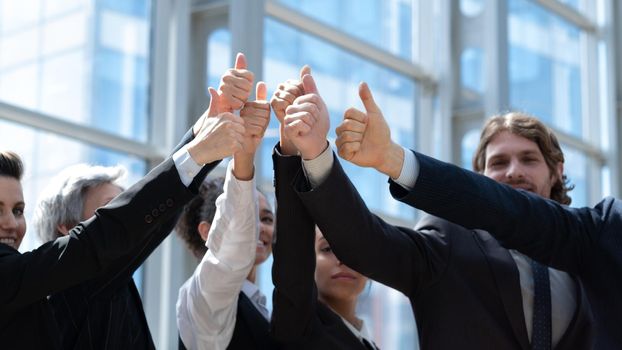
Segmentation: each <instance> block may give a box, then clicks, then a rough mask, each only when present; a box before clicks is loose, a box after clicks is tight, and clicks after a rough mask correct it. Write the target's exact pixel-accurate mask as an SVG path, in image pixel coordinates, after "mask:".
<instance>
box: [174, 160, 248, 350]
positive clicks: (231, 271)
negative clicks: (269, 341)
mask: <svg viewBox="0 0 622 350" xmlns="http://www.w3.org/2000/svg"><path fill="white" fill-rule="evenodd" d="M232 165H233V162H232V161H231V162H230V163H229V166H228V168H227V174H226V177H225V183H224V193H223V194H222V195H220V196H219V197H218V199H217V200H216V215H215V216H214V220H213V222H212V225H211V227H210V231H209V234H208V238H207V243H206V245H207V248H208V251H207V253H206V254H205V256H204V257H203V259H202V260H201V262H200V263H199V265H198V266H197V268H196V270H195V271H194V274H193V275H192V276H191V277H190V279H188V281H186V283H184V285H183V286H182V287H181V289H180V290H179V297H178V299H177V327H178V329H179V335H180V337H181V340H182V341H183V343H184V345H185V346H186V348H188V349H193V350H197V349H211V350H219V349H226V347H227V346H228V345H229V342H230V341H231V337H232V335H233V330H234V328H235V321H236V314H237V304H238V296H239V293H240V290H241V289H242V286H243V284H244V283H245V282H247V281H246V277H247V276H248V274H249V272H250V270H251V269H252V267H253V264H254V262H255V254H256V253H255V252H256V249H257V241H258V239H259V219H258V218H259V213H258V211H259V209H258V205H257V190H256V187H255V180H254V179H253V180H251V181H240V180H238V179H236V178H235V176H233V172H232ZM249 283H250V282H249Z"/></svg>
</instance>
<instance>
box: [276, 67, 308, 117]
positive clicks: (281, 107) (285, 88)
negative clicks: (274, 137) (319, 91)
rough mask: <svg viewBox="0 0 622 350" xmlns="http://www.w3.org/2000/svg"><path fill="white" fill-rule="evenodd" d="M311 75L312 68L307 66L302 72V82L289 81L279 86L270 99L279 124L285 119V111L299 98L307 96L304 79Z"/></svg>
mask: <svg viewBox="0 0 622 350" xmlns="http://www.w3.org/2000/svg"><path fill="white" fill-rule="evenodd" d="M307 74H311V68H310V67H309V66H307V65H305V66H304V67H302V69H301V70H300V80H294V79H288V80H287V81H285V82H284V83H281V84H279V86H278V87H277V88H276V91H274V94H273V95H272V98H271V99H270V105H271V106H272V110H273V111H274V114H275V115H276V118H277V119H278V120H279V122H281V123H282V122H283V118H285V109H286V108H287V107H289V106H290V105H292V104H293V103H294V100H295V99H296V98H297V97H300V96H302V95H304V94H305V92H304V87H303V86H302V77H303V76H305V75H307Z"/></svg>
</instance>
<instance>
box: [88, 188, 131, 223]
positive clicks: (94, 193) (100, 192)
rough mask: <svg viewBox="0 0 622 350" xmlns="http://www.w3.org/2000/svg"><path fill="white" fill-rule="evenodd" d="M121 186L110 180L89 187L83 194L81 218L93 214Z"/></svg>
mask: <svg viewBox="0 0 622 350" xmlns="http://www.w3.org/2000/svg"><path fill="white" fill-rule="evenodd" d="M121 192H123V191H122V190H121V188H120V187H119V186H117V185H115V184H112V183H110V182H106V183H102V184H99V185H97V186H93V187H90V188H89V189H88V190H86V192H85V194H84V206H83V207H82V220H86V219H88V218H90V217H91V216H93V215H95V210H96V209H97V208H100V207H103V206H105V205H106V204H108V202H110V201H111V200H112V199H113V198H114V197H116V196H118V195H119V193H121Z"/></svg>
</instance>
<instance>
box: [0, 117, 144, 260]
mask: <svg viewBox="0 0 622 350" xmlns="http://www.w3.org/2000/svg"><path fill="white" fill-rule="evenodd" d="M0 149H1V150H11V151H14V152H16V153H17V154H19V155H20V156H21V157H22V160H23V162H24V167H25V173H24V178H23V181H22V183H23V189H24V199H25V202H26V220H27V222H29V220H30V219H32V216H33V214H32V213H33V210H34V208H35V205H36V203H37V195H38V193H41V191H42V190H43V189H44V188H45V187H46V186H47V185H48V183H49V181H50V179H51V178H52V177H53V176H55V175H56V174H58V173H59V172H60V171H61V170H62V169H64V168H65V167H67V166H70V165H74V164H77V163H88V164H97V165H104V166H112V165H117V164H118V165H122V166H124V167H125V168H126V169H127V174H126V177H125V178H124V179H123V181H121V184H122V185H124V186H130V185H132V184H133V183H135V182H136V181H138V180H139V179H140V178H141V177H142V176H143V175H144V174H145V173H146V171H147V165H146V164H145V161H144V160H142V159H140V158H136V157H133V156H128V155H125V154H121V153H118V152H114V151H111V150H108V149H104V148H101V147H96V146H89V145H86V144H84V143H81V142H78V141H74V140H71V139H69V138H65V137H62V136H58V135H54V134H50V133H47V132H42V131H37V130H35V129H32V128H29V127H25V126H21V125H19V124H14V123H12V122H7V121H3V120H0ZM60 155H62V156H60ZM40 244H41V241H40V240H39V238H38V235H37V234H36V232H35V230H34V226H32V225H29V226H28V230H27V233H26V236H25V238H24V241H23V242H22V245H21V247H20V251H22V252H24V251H29V250H32V249H34V248H36V247H38V246H39V245H40Z"/></svg>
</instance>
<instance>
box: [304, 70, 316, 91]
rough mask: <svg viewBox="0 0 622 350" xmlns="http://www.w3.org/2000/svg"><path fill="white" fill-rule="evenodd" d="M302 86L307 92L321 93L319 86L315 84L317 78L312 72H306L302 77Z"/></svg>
mask: <svg viewBox="0 0 622 350" xmlns="http://www.w3.org/2000/svg"><path fill="white" fill-rule="evenodd" d="M302 86H303V88H304V90H305V94H319V92H318V91H317V86H316V85H315V80H314V79H313V76H312V75H311V74H305V75H304V76H303V77H302Z"/></svg>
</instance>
